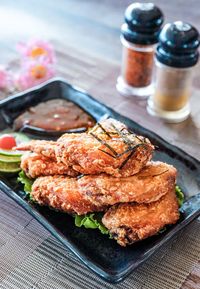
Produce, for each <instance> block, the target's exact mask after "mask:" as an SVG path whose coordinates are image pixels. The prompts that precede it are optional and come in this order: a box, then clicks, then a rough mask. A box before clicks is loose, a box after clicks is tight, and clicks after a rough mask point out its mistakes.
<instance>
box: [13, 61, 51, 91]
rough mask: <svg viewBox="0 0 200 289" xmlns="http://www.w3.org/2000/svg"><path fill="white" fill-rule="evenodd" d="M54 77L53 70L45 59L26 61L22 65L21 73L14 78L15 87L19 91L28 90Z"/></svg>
mask: <svg viewBox="0 0 200 289" xmlns="http://www.w3.org/2000/svg"><path fill="white" fill-rule="evenodd" d="M54 75H55V71H54V68H53V66H52V64H50V63H49V62H48V60H47V59H46V58H39V59H37V61H27V62H24V63H23V65H22V67H21V71H20V72H19V74H18V75H17V77H16V86H17V87H18V88H19V89H21V90H24V89H28V88H30V87H32V86H35V85H38V84H40V83H42V82H44V81H46V80H48V79H50V78H51V77H53V76H54Z"/></svg>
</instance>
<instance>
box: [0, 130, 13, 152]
mask: <svg viewBox="0 0 200 289" xmlns="http://www.w3.org/2000/svg"><path fill="white" fill-rule="evenodd" d="M15 146H16V140H15V138H14V137H13V136H12V135H10V134H4V135H2V136H1V137H0V148H1V149H3V150H11V149H12V148H13V147H15Z"/></svg>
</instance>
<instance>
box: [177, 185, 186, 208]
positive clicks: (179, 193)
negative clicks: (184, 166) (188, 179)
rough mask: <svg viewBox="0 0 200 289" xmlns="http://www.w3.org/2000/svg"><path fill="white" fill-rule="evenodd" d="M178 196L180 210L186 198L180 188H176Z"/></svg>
mask: <svg viewBox="0 0 200 289" xmlns="http://www.w3.org/2000/svg"><path fill="white" fill-rule="evenodd" d="M176 196H177V199H178V204H179V208H180V207H182V205H183V202H184V199H185V197H184V194H183V192H182V190H181V188H180V187H179V186H176Z"/></svg>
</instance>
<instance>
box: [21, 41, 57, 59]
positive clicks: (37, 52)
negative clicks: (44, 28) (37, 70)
mask: <svg viewBox="0 0 200 289" xmlns="http://www.w3.org/2000/svg"><path fill="white" fill-rule="evenodd" d="M17 50H18V51H19V52H20V53H21V54H22V57H23V58H24V59H25V60H26V58H28V59H32V60H34V59H36V58H40V57H43V58H45V59H46V60H47V61H48V62H49V63H55V53H54V49H53V46H52V45H51V44H50V43H49V42H47V41H43V40H39V39H31V40H29V41H28V42H27V43H24V42H20V43H18V45H17Z"/></svg>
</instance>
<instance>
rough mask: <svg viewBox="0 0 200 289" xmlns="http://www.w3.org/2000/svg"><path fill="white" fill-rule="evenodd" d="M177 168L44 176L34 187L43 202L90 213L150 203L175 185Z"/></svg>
mask: <svg viewBox="0 0 200 289" xmlns="http://www.w3.org/2000/svg"><path fill="white" fill-rule="evenodd" d="M175 179H176V169H175V168H174V167H173V166H170V165H167V164H164V163H159V162H156V163H150V164H149V165H148V166H147V168H144V169H143V170H142V171H141V172H140V173H138V174H137V175H134V176H132V177H127V178H121V179H120V178H114V177H112V176H108V175H105V174H102V175H94V176H83V177H81V178H77V179H75V178H69V177H65V176H51V177H40V178H38V179H36V181H35V182H34V184H33V186H32V192H31V195H32V197H33V198H34V199H35V200H36V201H37V202H38V203H39V204H43V205H49V206H51V207H53V208H55V209H61V210H63V211H65V212H72V211H74V212H75V213H77V214H86V213H88V212H92V211H101V210H103V209H105V208H106V207H108V206H111V205H114V204H116V203H122V202H138V203H143V202H144V203H150V202H153V201H156V200H158V199H159V198H161V197H162V196H164V195H165V194H166V193H167V192H168V191H169V190H172V189H173V188H174V186H175Z"/></svg>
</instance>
